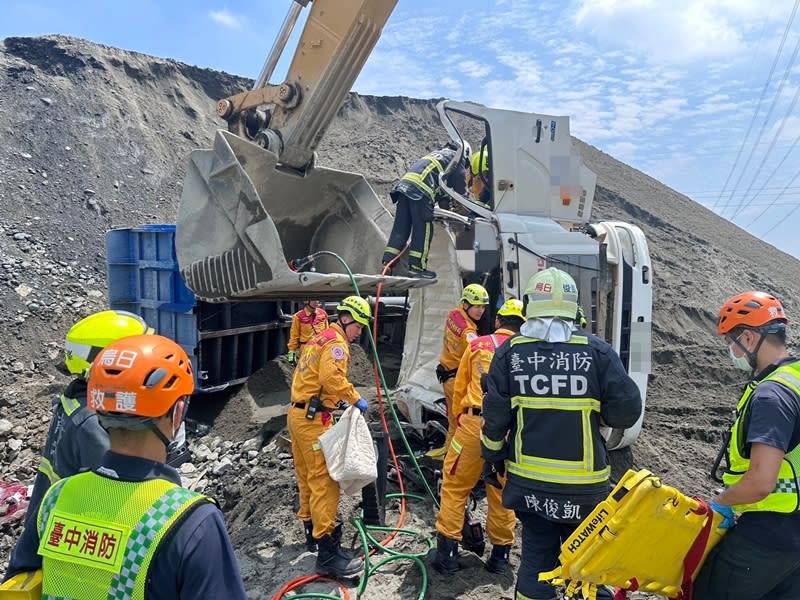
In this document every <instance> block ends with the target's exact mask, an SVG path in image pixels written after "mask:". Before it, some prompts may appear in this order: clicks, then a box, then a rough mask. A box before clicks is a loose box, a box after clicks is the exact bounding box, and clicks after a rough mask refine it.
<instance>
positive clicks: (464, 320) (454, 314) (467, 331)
mask: <svg viewBox="0 0 800 600" xmlns="http://www.w3.org/2000/svg"><path fill="white" fill-rule="evenodd" d="M488 304H489V292H487V291H486V288H485V287H483V286H482V285H480V284H478V283H470V284H469V285H468V286H466V287H465V288H464V290H463V291H462V292H461V304H459V305H458V306H457V307H456V308H454V309H453V310H451V311H450V313H449V314H448V315H447V321H445V324H444V335H443V338H442V352H441V354H440V355H439V364H438V365H437V367H436V378H437V379H438V380H439V383H441V384H442V390H443V391H444V399H445V405H446V407H447V439H446V440H445V443H444V446H442V447H441V448H439V449H438V450H432V451H431V452H430V453H429V456H433V457H437V456H438V457H443V456H444V455H445V454H446V453H447V449H448V448H449V447H450V440H451V439H452V438H453V433H455V430H456V417H457V416H458V415H456V414H454V412H453V389H454V387H455V376H456V372H457V371H458V364H459V363H460V362H461V357H462V356H463V354H464V350H466V349H467V346H469V343H470V342H471V341H472V340H474V339H475V338H477V337H478V325H477V323H478V321H480V320H481V317H482V316H483V313H484V312H486V306H487V305H488Z"/></svg>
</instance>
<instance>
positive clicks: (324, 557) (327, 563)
mask: <svg viewBox="0 0 800 600" xmlns="http://www.w3.org/2000/svg"><path fill="white" fill-rule="evenodd" d="M317 544H318V545H319V552H318V553H317V566H316V568H315V570H316V572H317V573H319V574H320V575H327V576H328V577H333V578H334V579H336V578H339V579H341V578H343V577H351V576H353V575H355V574H356V573H359V572H361V571H363V570H364V561H362V560H361V559H359V558H352V557H351V556H350V555H349V554H348V553H347V552H345V551H344V550H342V547H341V545H340V544H339V540H337V539H336V538H334V537H333V536H332V535H330V534H328V535H324V536H322V537H321V538H319V539H318V540H317Z"/></svg>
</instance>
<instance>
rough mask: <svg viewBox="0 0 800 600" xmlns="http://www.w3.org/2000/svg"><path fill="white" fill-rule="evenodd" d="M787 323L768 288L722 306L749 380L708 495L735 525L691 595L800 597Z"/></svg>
mask: <svg viewBox="0 0 800 600" xmlns="http://www.w3.org/2000/svg"><path fill="white" fill-rule="evenodd" d="M787 323H788V319H787V318H786V314H785V313H784V310H783V306H782V305H781V303H780V302H779V301H778V299H777V298H775V296H773V295H771V294H768V293H765V292H745V293H743V294H739V295H737V296H733V297H732V298H729V299H728V300H727V301H726V302H725V304H723V306H722V308H721V309H720V311H719V321H718V323H717V334H718V335H721V336H724V340H725V343H726V345H727V346H728V354H729V355H730V358H731V361H732V362H733V364H734V365H735V366H736V368H737V369H740V370H742V371H745V372H746V373H748V374H749V376H750V384H749V385H748V386H747V387H746V388H745V390H744V393H743V394H742V397H741V398H740V399H739V402H738V404H737V406H736V421H735V422H734V424H733V428H732V429H731V436H730V441H729V442H728V460H729V465H728V470H727V471H726V472H725V473H724V474H723V476H722V479H723V481H724V483H725V491H724V492H722V493H721V494H720V495H719V496H717V497H716V498H714V501H713V502H712V503H711V507H712V508H713V509H714V510H715V511H716V512H718V513H720V514H721V515H723V516H724V517H725V520H724V521H723V522H722V524H721V527H732V529H730V531H729V532H728V533H727V535H725V537H723V538H722V540H721V541H720V543H719V544H717V546H715V547H714V549H713V550H712V551H711V552H710V553H709V555H708V558H707V559H706V561H705V563H704V564H703V567H702V569H701V570H700V573H699V574H698V576H697V579H696V581H695V588H694V596H693V597H694V599H695V600H723V599H724V600H745V599H747V600H758V599H759V598H769V599H770V600H790V599H794V598H800V512H798V509H800V493H798V473H800V359H798V358H796V357H793V356H790V355H789V353H788V352H787V350H786V324H787ZM736 515H738V520H736V521H735V517H736ZM734 521H735V526H734Z"/></svg>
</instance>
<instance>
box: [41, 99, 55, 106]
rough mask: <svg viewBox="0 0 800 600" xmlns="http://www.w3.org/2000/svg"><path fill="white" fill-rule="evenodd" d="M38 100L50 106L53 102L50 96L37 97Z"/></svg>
mask: <svg viewBox="0 0 800 600" xmlns="http://www.w3.org/2000/svg"><path fill="white" fill-rule="evenodd" d="M39 100H41V101H42V102H43V103H44V104H46V105H47V106H50V105H51V104H52V103H53V100H52V98H39Z"/></svg>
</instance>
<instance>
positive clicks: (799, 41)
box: [731, 38, 800, 225]
mask: <svg viewBox="0 0 800 600" xmlns="http://www.w3.org/2000/svg"><path fill="white" fill-rule="evenodd" d="M798 52H800V38H798V39H797V47H796V48H795V53H794V56H792V59H794V57H795V56H797V53H798ZM798 100H800V86H798V87H797V91H796V92H795V93H794V98H792V103H791V104H790V105H789V108H787V109H786V114H784V115H783V119H781V122H780V125H778V129H777V131H775V135H774V136H773V138H772V142H773V144H771V145H770V147H769V148H767V151H766V152H765V153H764V157H763V158H762V159H761V164H760V165H758V168H757V169H756V172H755V174H754V175H753V179H752V180H751V181H750V185H749V186H748V187H747V191H746V192H745V193H744V195H745V196H747V195H749V194H750V190H751V189H753V186H754V185H755V183H756V179H758V175H759V174H760V173H761V169H763V168H764V165H765V164H766V162H767V159H768V158H769V155H770V153H771V152H772V148H773V146H774V143H775V142H776V141H777V139H778V138H779V137H780V135H781V132H782V131H783V128H784V126H785V125H786V122H787V121H788V120H789V117H790V116H792V111H793V110H794V107H795V106H796V105H797V101H798ZM795 143H796V141H795ZM789 153H791V149H790V150H789ZM789 153H787V154H786V155H784V157H783V159H782V160H781V162H780V163H779V164H778V166H781V165H782V164H783V161H784V160H786V157H787V156H788V155H789ZM768 181H769V178H767V179H766V180H765V181H764V185H766V184H767V182H768ZM739 204H740V206H739V208H737V209H736V210H735V211H734V213H733V214H732V215H731V219H734V218H735V217H736V215H738V214H739V213H740V212H742V208H743V207H744V198H742V200H741V201H740V202H739ZM751 225H752V223H751Z"/></svg>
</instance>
